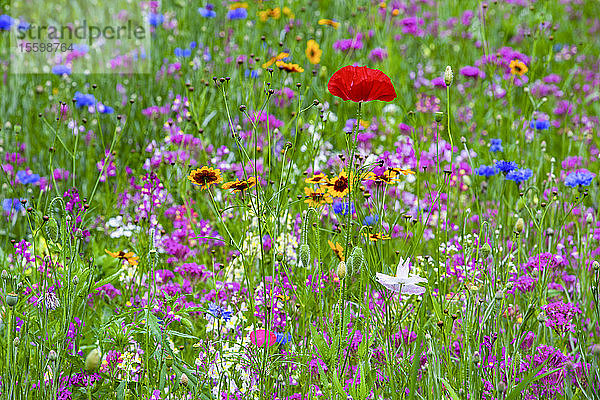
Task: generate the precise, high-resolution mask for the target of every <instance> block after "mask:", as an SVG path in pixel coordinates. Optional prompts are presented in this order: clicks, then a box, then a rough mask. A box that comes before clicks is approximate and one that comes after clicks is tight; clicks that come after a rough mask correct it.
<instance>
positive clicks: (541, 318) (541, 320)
mask: <svg viewBox="0 0 600 400" xmlns="http://www.w3.org/2000/svg"><path fill="white" fill-rule="evenodd" d="M537 320H538V322H539V323H540V324H543V323H544V322H546V314H544V312H543V311H542V312H541V313H539V314H538V316H537Z"/></svg>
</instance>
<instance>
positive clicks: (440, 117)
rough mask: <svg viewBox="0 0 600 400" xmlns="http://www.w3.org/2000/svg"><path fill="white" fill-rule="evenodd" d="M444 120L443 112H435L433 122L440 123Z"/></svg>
mask: <svg viewBox="0 0 600 400" xmlns="http://www.w3.org/2000/svg"><path fill="white" fill-rule="evenodd" d="M443 119H444V113H443V112H439V111H438V112H436V113H435V122H442V120H443Z"/></svg>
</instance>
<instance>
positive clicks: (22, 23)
mask: <svg viewBox="0 0 600 400" xmlns="http://www.w3.org/2000/svg"><path fill="white" fill-rule="evenodd" d="M30 27H31V24H30V23H29V22H27V21H25V20H24V19H22V20H20V21H19V25H17V29H18V30H20V31H26V30H27V29H29V28H30Z"/></svg>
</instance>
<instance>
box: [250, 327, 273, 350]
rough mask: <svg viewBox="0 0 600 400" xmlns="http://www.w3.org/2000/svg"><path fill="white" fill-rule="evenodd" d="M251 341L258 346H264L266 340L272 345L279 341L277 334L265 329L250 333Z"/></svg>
mask: <svg viewBox="0 0 600 400" xmlns="http://www.w3.org/2000/svg"><path fill="white" fill-rule="evenodd" d="M250 342H252V344H254V345H256V346H258V347H262V346H263V345H264V344H265V342H266V345H267V346H268V347H271V346H273V345H274V344H275V343H276V342H277V335H275V334H274V333H273V332H271V331H267V330H265V329H257V330H255V331H254V332H251V333H250Z"/></svg>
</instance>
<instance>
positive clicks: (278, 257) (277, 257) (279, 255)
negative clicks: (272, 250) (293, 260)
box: [275, 252, 283, 262]
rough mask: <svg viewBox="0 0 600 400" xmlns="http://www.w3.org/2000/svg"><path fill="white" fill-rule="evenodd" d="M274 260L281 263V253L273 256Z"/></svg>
mask: <svg viewBox="0 0 600 400" xmlns="http://www.w3.org/2000/svg"><path fill="white" fill-rule="evenodd" d="M275 259H276V260H277V262H282V261H283V253H281V252H279V253H277V254H276V255H275Z"/></svg>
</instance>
